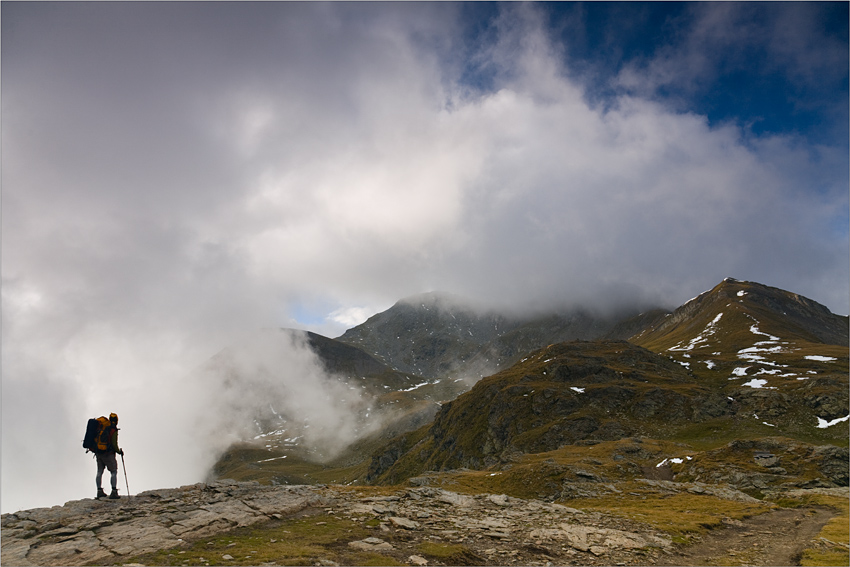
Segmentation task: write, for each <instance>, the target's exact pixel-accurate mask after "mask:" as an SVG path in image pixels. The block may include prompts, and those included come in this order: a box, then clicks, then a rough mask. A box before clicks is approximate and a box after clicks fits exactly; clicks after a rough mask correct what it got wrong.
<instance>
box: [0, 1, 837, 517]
mask: <svg viewBox="0 0 850 567" xmlns="http://www.w3.org/2000/svg"><path fill="white" fill-rule="evenodd" d="M847 6H848V5H847V3H832V2H830V3H812V2H802V3H791V2H782V3H767V2H753V3H734V2H717V3H714V2H712V3H670V2H658V3H609V2H604V3H603V2H599V3H587V4H575V3H544V4H538V3H529V4H520V3H497V4H491V3H469V4H456V3H451V2H441V3H367V4H360V3H272V2H262V3H217V2H216V3H207V2H190V3H169V2H162V3H159V2H153V3H147V2H146V3H129V2H128V3H70V2H59V3H46V2H45V3H41V2H35V3H26V2H9V3H3V4H2V8H0V9H2V148H3V155H2V160H3V162H2V166H3V167H2V189H3V207H2V276H3V288H2V291H3V312H2V317H3V339H2V340H3V452H4V455H5V454H7V451H17V450H24V448H21V447H18V446H17V445H16V441H15V431H14V429H13V428H11V426H10V424H14V423H25V422H27V419H26V417H27V416H29V415H33V414H36V413H37V414H40V415H49V416H51V417H50V420H49V422H48V423H45V428H48V429H47V430H48V431H50V432H55V431H66V430H67V431H69V432H73V431H75V427H77V425H78V424H79V423H81V421H80V419H79V414H80V413H82V414H83V415H88V414H89V413H96V412H102V411H108V410H102V409H97V408H100V407H101V406H102V404H103V403H105V402H107V401H110V400H123V402H122V403H124V404H126V406H125V410H122V411H125V413H126V412H131V413H130V415H133V416H134V417H135V418H136V419H138V420H143V419H144V415H146V414H147V413H148V412H149V410H150V409H151V408H157V407H158V404H160V403H161V402H160V401H159V400H158V398H157V396H156V395H155V393H156V392H157V391H160V390H161V389H162V388H166V389H169V391H173V393H174V395H173V396H172V398H173V399H175V400H183V399H190V398H191V390H190V389H189V388H188V387H187V388H181V387H179V385H180V384H183V383H184V382H185V380H184V377H185V376H186V374H187V372H188V371H189V370H190V369H192V368H195V367H196V366H197V365H199V364H201V363H203V362H204V361H205V360H207V359H208V358H209V356H211V355H212V354H214V353H215V352H217V351H218V350H219V349H220V348H222V347H223V346H225V345H228V344H231V343H232V342H233V341H235V340H237V339H239V338H240V337H244V335H245V334H246V333H250V332H252V331H253V330H255V329H258V328H268V327H280V326H292V327H308V328H310V329H312V330H316V331H318V332H321V333H323V334H326V335H328V336H338V335H339V334H341V333H342V332H343V331H344V330H345V329H346V328H349V327H351V326H353V325H355V324H357V323H358V322H360V321H363V320H365V318H366V317H368V316H369V315H372V314H374V313H376V312H377V311H380V310H383V309H386V308H387V307H389V306H390V305H392V304H393V303H394V302H395V301H397V300H399V299H401V298H403V297H406V296H409V295H412V294H416V293H420V292H423V291H429V290H444V291H448V292H453V293H455V294H458V295H461V296H468V297H474V298H476V299H478V300H480V301H485V302H490V303H493V304H497V305H507V306H511V307H512V308H519V309H522V308H542V307H552V306H563V305H570V304H577V303H578V304H583V305H594V306H599V305H611V304H628V303H633V302H637V303H641V304H657V303H660V304H662V305H664V306H667V307H675V306H677V305H679V304H681V303H682V302H684V301H686V300H687V299H689V298H691V297H693V296H695V295H697V294H698V293H700V292H702V291H704V290H706V289H709V288H711V287H713V286H714V285H716V284H717V283H718V282H720V281H721V280H722V279H723V278H725V277H734V278H737V279H746V280H754V281H758V282H761V283H764V284H767V285H771V286H775V287H780V288H783V289H787V290H790V291H793V292H796V293H800V294H802V295H805V296H807V297H810V298H812V299H814V300H816V301H819V302H821V303H823V304H825V305H827V306H828V307H829V308H830V309H831V310H832V311H834V312H836V313H841V314H846V313H848V310H850V309H848V308H849V307H850V297H848V287H850V286H849V285H848V284H850V261H849V260H848V258H850V246H848V24H847V22H848V8H847ZM80 408H85V409H83V410H81V409H80ZM144 408H147V411H144ZM109 411H111V410H109ZM119 413H120V412H119ZM189 413H191V412H189ZM151 426H152V427H153V425H151ZM132 429H133V428H128V432H127V434H128V435H132ZM69 435H70V436H71V437H72V439H71V440H70V441H73V443H71V442H70V441H69V442H68V443H65V442H64V440H62V439H59V438H56V439H55V443H56V447H54V449H55V451H54V452H53V453H51V451H45V452H44V453H45V454H51V455H53V456H55V457H56V459H58V461H60V462H65V461H66V460H67V461H68V462H72V460H73V459H74V458H76V457H78V456H79V455H77V453H76V452H72V453H68V452H67V451H68V449H67V447H69V446H73V448H74V449H76V445H74V443H76V439H75V437H74V435H75V434H74V433H70V434H69ZM49 437H51V438H54V437H55V436H52V435H51V436H49ZM144 442H145V441H144V440H142V439H139V440H138V441H137V443H138V444H139V446H140V449H139V450H140V452H141V455H140V456H144V455H145V454H146V453H145V452H146V451H148V449H147V448H144V445H143V444H144ZM149 450H150V451H155V450H156V448H155V447H150V448H149ZM30 457H31V458H30V459H23V460H22V461H21V462H26V463H27V464H28V466H27V467H26V468H25V469H24V468H14V467H13V465H12V464H9V463H10V460H9V459H3V505H4V510H5V507H6V506H13V505H15V504H16V502H18V501H15V500H14V499H13V500H7V496H8V495H9V494H10V493H9V490H10V487H13V488H16V489H17V488H20V487H21V486H24V485H25V484H26V483H32V485H33V486H35V485H37V486H38V487H39V488H38V489H37V490H35V489H34V490H32V491H28V490H15V491H14V494H31V495H39V496H38V497H39V498H42V500H48V501H49V500H50V499H51V498H53V499H55V498H58V497H59V496H58V495H56V494H52V493H48V492H45V491H44V487H46V486H55V485H57V484H60V483H55V482H53V479H51V478H47V477H44V476H43V475H48V474H49V472H39V473H38V474H34V473H33V471H34V470H35V471H50V470H53V469H54V468H55V467H51V466H49V463H46V462H45V463H40V462H39V461H38V459H39V458H41V457H38V456H36V455H31V456H30ZM45 458H46V457H45ZM32 459H35V460H32ZM145 474H146V475H147V476H145ZM145 474H142V473H140V475H141V476H142V477H143V478H147V479H148V481H147V482H149V483H150V484H151V485H154V486H155V483H157V482H179V481H180V480H181V479H182V478H183V477H187V478H189V479H190V480H191V479H192V478H195V476H197V474H200V473H199V472H198V471H189V470H186V471H180V472H179V474H182V475H183V477H181V479H178V478H176V477H168V479H167V480H163V477H159V476H157V475H158V474H169V473H167V472H163V471H154V470H151V471H147V472H146V473H145ZM174 474H177V473H174ZM193 475H194V476H193ZM81 478H83V479H84V480H81V481H80V482H82V483H83V484H82V485H83V486H88V484H90V483H89V480H88V477H87V476H86V475H82V477H81ZM16 483H21V484H16ZM64 484H65V486H69V485H73V482H68V483H64ZM64 495H67V494H64ZM20 502H23V501H20ZM42 503H50V502H42Z"/></svg>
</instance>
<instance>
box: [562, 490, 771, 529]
mask: <svg viewBox="0 0 850 567" xmlns="http://www.w3.org/2000/svg"><path fill="white" fill-rule="evenodd" d="M618 489H619V490H621V492H622V493H621V494H611V495H605V496H601V497H598V498H590V499H578V500H571V501H570V502H569V505H570V506H573V507H575V508H579V509H582V510H598V511H600V512H606V513H609V514H614V515H619V516H623V517H626V518H629V519H631V520H635V521H638V522H642V523H644V524H648V525H650V526H652V527H653V528H655V529H658V530H661V531H664V532H667V533H668V534H670V535H672V536H680V537H681V536H686V535H687V534H693V533H700V532H704V531H706V530H711V529H714V528H717V527H719V526H721V525H722V524H723V518H731V519H733V520H742V519H744V518H749V517H751V516H755V515H757V514H763V513H764V512H767V511H768V510H770V509H771V505H770V504H768V503H760V502H759V503H749V502H737V501H732V500H724V499H722V498H717V497H715V496H711V495H708V494H690V493H678V494H658V493H657V492H653V491H650V490H647V489H646V487H645V486H642V485H640V484H638V483H625V484H621V485H619V487H618Z"/></svg>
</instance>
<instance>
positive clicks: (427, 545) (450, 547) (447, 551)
mask: <svg viewBox="0 0 850 567" xmlns="http://www.w3.org/2000/svg"><path fill="white" fill-rule="evenodd" d="M417 551H419V553H420V554H422V555H423V556H424V557H425V558H426V559H430V560H432V561H439V562H440V563H443V564H446V565H484V563H485V562H484V559H483V558H481V557H480V556H478V555H477V554H476V553H475V552H473V551H472V550H470V549H469V548H468V547H466V546H465V545H461V544H453V543H437V542H431V541H423V542H422V543H420V544H419V546H418V547H417Z"/></svg>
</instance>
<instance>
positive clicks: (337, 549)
mask: <svg viewBox="0 0 850 567" xmlns="http://www.w3.org/2000/svg"><path fill="white" fill-rule="evenodd" d="M371 535H372V531H370V530H369V528H368V527H367V526H365V525H364V524H362V523H358V522H356V521H353V520H350V519H344V518H338V517H336V516H334V515H330V514H328V515H313V516H308V517H302V518H295V519H289V520H285V521H280V522H272V523H269V524H266V525H264V526H261V527H252V528H241V529H236V530H232V531H229V532H227V533H224V534H221V535H218V536H215V537H211V538H203V539H201V540H199V541H195V542H192V543H189V544H187V545H186V546H185V547H183V548H175V549H167V550H161V551H158V552H156V553H151V554H146V555H141V556H137V557H134V558H132V559H130V560H127V561H125V562H128V563H142V564H145V565H260V564H263V563H271V562H274V563H276V564H278V565H315V564H316V563H318V562H319V561H321V560H326V561H333V562H335V563H337V564H340V565H401V563H398V562H396V561H395V560H394V559H393V558H392V557H388V556H386V555H381V554H379V553H374V552H365V551H358V550H356V549H353V548H351V547H349V546H348V542H351V541H356V540H361V539H364V538H367V537H370V536H371Z"/></svg>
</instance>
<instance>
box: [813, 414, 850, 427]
mask: <svg viewBox="0 0 850 567" xmlns="http://www.w3.org/2000/svg"><path fill="white" fill-rule="evenodd" d="M848 419H850V415H848V416H847V417H839V418H836V419H833V420H832V421H827V420H825V419H824V418H822V417H819V418H818V429H826V428H827V427H832V426H833V425H837V424H839V423H841V422H842V421H847V420H848Z"/></svg>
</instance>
